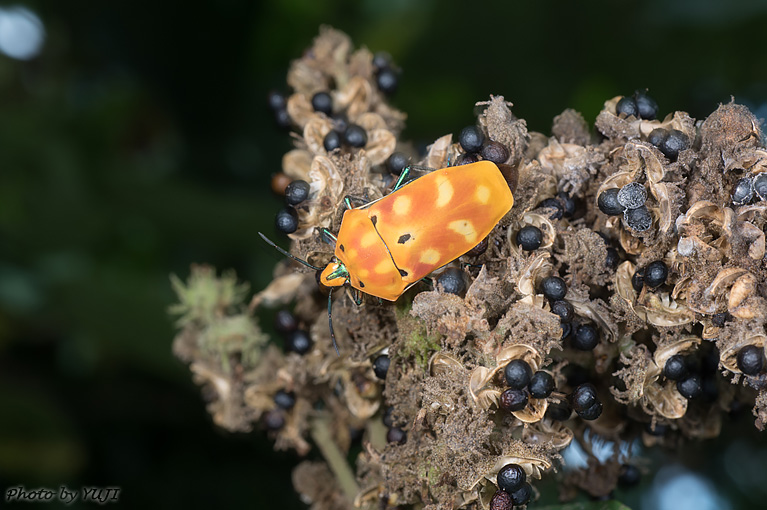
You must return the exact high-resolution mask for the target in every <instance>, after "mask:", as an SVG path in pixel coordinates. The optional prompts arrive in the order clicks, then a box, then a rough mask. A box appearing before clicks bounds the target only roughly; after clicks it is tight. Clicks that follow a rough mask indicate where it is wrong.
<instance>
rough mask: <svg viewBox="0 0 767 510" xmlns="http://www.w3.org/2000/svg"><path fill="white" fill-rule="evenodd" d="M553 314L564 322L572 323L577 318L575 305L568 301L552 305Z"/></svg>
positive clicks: (556, 302) (555, 302)
mask: <svg viewBox="0 0 767 510" xmlns="http://www.w3.org/2000/svg"><path fill="white" fill-rule="evenodd" d="M551 313H554V314H556V315H559V318H560V319H561V320H562V322H570V321H571V320H573V317H575V309H574V308H573V305H571V304H570V303H568V302H567V301H554V302H552V303H551Z"/></svg>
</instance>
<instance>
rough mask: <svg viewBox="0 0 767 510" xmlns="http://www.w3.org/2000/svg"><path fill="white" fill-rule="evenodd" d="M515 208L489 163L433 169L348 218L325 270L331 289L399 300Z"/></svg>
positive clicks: (501, 180)
mask: <svg viewBox="0 0 767 510" xmlns="http://www.w3.org/2000/svg"><path fill="white" fill-rule="evenodd" d="M513 203H514V198H513V197H512V194H511V190H510V189H509V186H508V184H507V183H506V180H505V179H504V177H503V175H502V174H501V172H500V170H498V167H497V166H496V165H495V164H494V163H492V162H489V161H479V162H477V163H472V164H469V165H462V166H453V167H448V168H443V169H442V170H435V171H434V172H431V173H429V174H427V175H425V176H423V177H421V178H420V179H416V180H414V181H412V182H410V183H408V184H406V185H404V186H402V187H400V188H399V189H397V190H396V191H394V192H392V193H391V194H389V195H387V196H385V197H383V198H382V199H380V200H377V201H375V202H372V203H370V204H367V205H365V206H363V207H361V208H357V209H350V210H348V211H346V212H345V213H344V216H343V219H342V221H341V228H340V230H339V232H338V237H337V241H336V249H335V256H336V259H338V260H337V261H336V262H331V263H330V264H328V266H327V267H326V268H325V270H324V271H323V272H322V276H321V281H322V282H323V283H324V284H325V285H327V286H329V287H337V286H340V285H343V284H345V283H347V282H348V283H349V284H350V285H351V286H352V287H353V288H355V289H358V290H360V291H362V292H364V293H366V294H371V295H373V296H377V297H380V298H382V299H386V300H388V301H396V300H397V298H398V297H399V296H400V295H402V293H403V292H405V290H406V289H407V288H408V287H409V286H411V285H413V284H414V283H416V282H418V281H419V280H420V279H421V278H423V277H425V276H426V275H428V274H429V273H431V272H432V271H434V270H435V269H437V268H438V267H441V266H443V265H445V264H447V263H448V262H450V261H452V260H455V259H456V258H458V257H460V256H461V255H463V254H464V253H466V252H467V251H469V250H471V249H472V248H474V246H476V245H477V244H478V243H479V242H480V241H482V239H484V238H485V237H486V236H487V235H488V234H489V233H490V231H491V230H492V229H493V228H494V227H495V225H496V224H497V223H498V221H499V220H500V219H501V218H503V216H504V215H506V213H507V212H509V210H510V209H511V206H512V205H513Z"/></svg>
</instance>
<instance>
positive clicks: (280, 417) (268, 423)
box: [264, 409, 285, 430]
mask: <svg viewBox="0 0 767 510" xmlns="http://www.w3.org/2000/svg"><path fill="white" fill-rule="evenodd" d="M284 426H285V415H284V414H283V412H282V411H281V410H280V409H272V410H271V411H268V412H267V413H266V414H264V427H265V428H266V430H280V429H281V428H282V427H284Z"/></svg>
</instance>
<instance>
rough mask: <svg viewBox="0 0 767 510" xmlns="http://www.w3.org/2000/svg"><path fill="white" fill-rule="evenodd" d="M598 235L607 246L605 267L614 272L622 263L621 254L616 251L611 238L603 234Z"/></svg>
mask: <svg viewBox="0 0 767 510" xmlns="http://www.w3.org/2000/svg"><path fill="white" fill-rule="evenodd" d="M597 234H599V237H601V238H602V240H603V241H604V242H605V246H607V255H606V256H605V266H607V267H609V268H610V269H612V270H615V269H617V268H618V265H619V264H620V261H621V256H620V253H618V250H617V249H615V247H614V246H612V245H611V244H610V238H609V237H607V236H606V235H605V234H603V233H602V232H597Z"/></svg>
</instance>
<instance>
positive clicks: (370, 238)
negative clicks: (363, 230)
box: [360, 231, 378, 248]
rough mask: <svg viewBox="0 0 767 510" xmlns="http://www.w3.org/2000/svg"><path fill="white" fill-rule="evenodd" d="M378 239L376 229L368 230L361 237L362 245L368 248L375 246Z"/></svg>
mask: <svg viewBox="0 0 767 510" xmlns="http://www.w3.org/2000/svg"><path fill="white" fill-rule="evenodd" d="M376 241H378V234H376V233H375V231H373V232H368V233H367V234H365V235H364V236H362V239H360V246H362V247H363V248H367V247H368V246H373V245H374V244H375V243H376Z"/></svg>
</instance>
